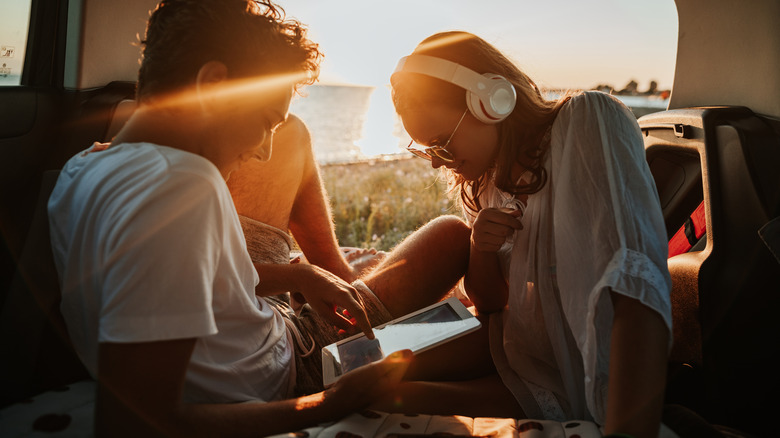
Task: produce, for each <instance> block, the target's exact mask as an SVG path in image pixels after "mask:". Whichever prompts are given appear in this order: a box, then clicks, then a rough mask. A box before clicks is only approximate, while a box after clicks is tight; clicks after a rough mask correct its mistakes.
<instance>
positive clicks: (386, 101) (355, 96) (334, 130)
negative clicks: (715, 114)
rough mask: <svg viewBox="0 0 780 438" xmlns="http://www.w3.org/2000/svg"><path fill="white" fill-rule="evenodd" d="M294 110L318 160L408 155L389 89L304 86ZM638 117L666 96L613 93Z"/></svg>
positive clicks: (662, 103)
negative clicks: (303, 123) (307, 129)
mask: <svg viewBox="0 0 780 438" xmlns="http://www.w3.org/2000/svg"><path fill="white" fill-rule="evenodd" d="M301 93H302V94H303V95H302V96H296V97H295V99H294V100H293V102H292V104H291V105H290V112H292V113H293V114H295V115H297V116H298V117H300V118H301V119H302V120H303V121H304V122H305V123H306V125H307V127H308V128H309V131H310V133H311V137H312V148H313V150H314V155H315V159H316V160H317V162H318V163H320V164H334V163H345V162H353V161H363V160H374V159H392V158H395V157H398V156H399V154H406V153H407V152H406V151H405V149H404V148H405V147H406V145H407V144H409V141H410V138H409V135H408V134H407V133H406V131H404V129H403V125H402V124H401V122H400V119H399V118H398V116H397V115H396V113H395V109H394V108H393V103H392V100H391V97H390V89H389V86H388V87H367V86H352V85H320V84H317V85H311V86H308V87H306V88H304V89H302V90H301ZM615 97H617V98H618V99H620V100H621V101H622V102H623V103H624V104H626V106H628V107H629V108H631V109H632V111H633V112H634V114H635V115H636V116H637V117H640V116H642V115H645V114H649V113H651V112H656V111H663V110H665V109H666V108H667V106H668V104H669V100H668V99H660V98H657V97H654V96H615Z"/></svg>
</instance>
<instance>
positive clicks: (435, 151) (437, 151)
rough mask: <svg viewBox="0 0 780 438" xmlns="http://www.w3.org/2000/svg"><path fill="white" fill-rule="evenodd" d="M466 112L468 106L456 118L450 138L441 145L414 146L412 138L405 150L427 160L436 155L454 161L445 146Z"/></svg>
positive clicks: (443, 159)
mask: <svg viewBox="0 0 780 438" xmlns="http://www.w3.org/2000/svg"><path fill="white" fill-rule="evenodd" d="M467 112H469V110H468V108H467V109H466V111H465V112H464V113H463V115H462V116H460V120H458V124H457V125H455V129H453V130H452V134H450V138H448V139H447V142H446V143H444V144H443V145H441V146H439V145H436V146H429V147H422V146H416V145H415V143H414V140H412V141H411V142H409V146H407V147H406V150H407V151H409V152H411V153H413V154H414V155H417V156H418V157H420V158H425V159H426V160H429V161H430V160H431V159H433V157H436V158H438V159H440V160H442V161H445V162H447V163H452V162H453V161H455V157H454V156H453V155H452V153H451V152H450V151H448V150H447V146H449V145H450V142H451V141H452V137H455V133H456V132H458V128H459V127H460V123H461V122H462V121H463V118H464V117H466V113H467ZM415 146H416V147H415Z"/></svg>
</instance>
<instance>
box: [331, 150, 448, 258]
mask: <svg viewBox="0 0 780 438" xmlns="http://www.w3.org/2000/svg"><path fill="white" fill-rule="evenodd" d="M321 173H322V179H323V181H324V184H325V188H326V190H327V192H328V195H329V196H330V202H331V207H332V209H333V219H334V221H335V224H336V236H337V237H338V239H339V244H341V245H342V246H355V247H361V248H370V247H373V248H376V249H379V250H389V249H392V248H393V247H394V246H395V245H396V244H397V243H398V242H400V241H401V240H403V239H404V238H405V237H406V236H408V235H409V234H411V233H412V232H413V231H414V230H416V229H417V228H419V227H420V226H422V225H424V224H425V223H426V222H428V221H429V220H431V219H433V218H435V217H437V216H440V215H442V214H460V209H459V208H458V207H456V206H454V204H453V202H452V201H451V200H450V199H449V198H448V197H447V194H446V184H445V182H444V181H443V180H441V179H440V178H438V176H439V171H438V170H434V169H432V168H431V166H430V163H429V162H427V161H425V160H421V159H419V158H413V157H411V158H410V157H402V158H397V159H392V160H373V161H365V162H355V163H345V164H331V165H323V166H322V167H321Z"/></svg>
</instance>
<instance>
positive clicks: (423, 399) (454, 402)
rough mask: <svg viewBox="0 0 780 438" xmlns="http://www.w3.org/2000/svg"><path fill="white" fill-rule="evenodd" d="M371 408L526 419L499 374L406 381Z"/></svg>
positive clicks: (411, 412)
mask: <svg viewBox="0 0 780 438" xmlns="http://www.w3.org/2000/svg"><path fill="white" fill-rule="evenodd" d="M371 407H372V408H373V409H376V410H379V411H384V412H402V413H407V414H428V415H465V416H469V417H505V418H525V413H524V412H523V409H522V408H521V407H520V405H518V404H517V400H515V398H514V396H513V395H512V393H511V392H509V390H508V389H507V388H506V387H505V386H504V384H503V382H502V381H501V378H500V377H499V376H498V374H491V375H489V376H485V377H482V378H479V379H474V380H467V381H462V382H403V383H401V385H399V387H398V389H397V390H396V391H394V392H393V393H392V394H389V395H388V396H387V397H383V398H382V399H381V400H379V401H377V402H375V403H374V404H373V405H372V406H371Z"/></svg>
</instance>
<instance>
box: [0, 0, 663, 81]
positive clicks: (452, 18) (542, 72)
mask: <svg viewBox="0 0 780 438" xmlns="http://www.w3.org/2000/svg"><path fill="white" fill-rule="evenodd" d="M276 2H277V3H278V4H280V5H281V6H282V7H283V8H284V9H285V10H286V12H287V15H288V16H290V17H294V18H297V19H298V20H299V21H301V22H303V23H304V24H306V25H308V27H309V36H310V37H311V38H312V39H313V40H314V41H316V42H317V43H319V44H320V46H321V48H322V50H323V52H324V53H325V59H324V61H323V64H322V72H321V83H349V84H358V85H369V86H374V87H378V86H384V85H387V84H388V83H389V77H390V74H391V73H392V71H393V69H394V68H395V65H396V63H397V61H398V59H399V58H401V57H402V56H405V55H408V54H409V53H411V51H412V50H413V49H414V47H415V46H416V45H417V43H419V42H420V41H421V40H423V39H424V38H425V37H427V36H429V35H431V34H433V33H436V32H439V31H444V30H465V31H469V32H472V33H475V34H477V35H479V36H480V37H482V38H484V39H486V40H487V41H488V42H490V43H493V44H494V45H495V46H497V47H498V48H499V49H500V50H502V51H503V52H504V53H505V54H507V55H508V56H509V57H510V58H512V59H513V60H515V62H516V63H517V64H518V65H519V66H520V67H521V68H522V69H523V70H524V71H525V72H526V73H527V74H528V75H529V76H531V77H532V78H533V79H534V80H535V81H536V82H537V83H538V84H539V85H540V86H542V87H548V88H575V89H576V88H592V87H594V86H596V85H598V84H609V85H612V86H614V87H616V88H618V89H620V88H623V87H624V86H625V85H626V84H627V83H628V82H629V81H630V80H636V81H637V82H638V83H639V89H640V90H644V89H646V88H647V86H648V85H649V83H650V81H651V80H655V81H656V82H658V84H659V87H660V89H669V88H671V86H672V81H673V77H674V62H675V55H676V46H677V11H676V9H675V5H674V0H382V1H380V0H276ZM0 6H2V7H0V9H2V10H3V13H2V14H0V45H6V46H15V47H16V53H15V55H16V56H14V57H13V58H5V59H3V61H5V62H6V63H7V65H8V66H9V67H14V70H16V69H17V68H19V67H21V60H22V58H21V56H20V55H21V54H22V53H20V50H19V49H20V46H21V47H23V46H24V37H25V35H24V33H23V31H22V30H21V29H20V27H21V28H24V27H26V20H27V17H28V14H29V12H28V11H29V10H28V9H27V8H28V7H29V5H28V4H27V1H22V0H0ZM22 23H24V25H22V26H19V25H20V24H22ZM16 64H19V65H18V67H17V65H16Z"/></svg>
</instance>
